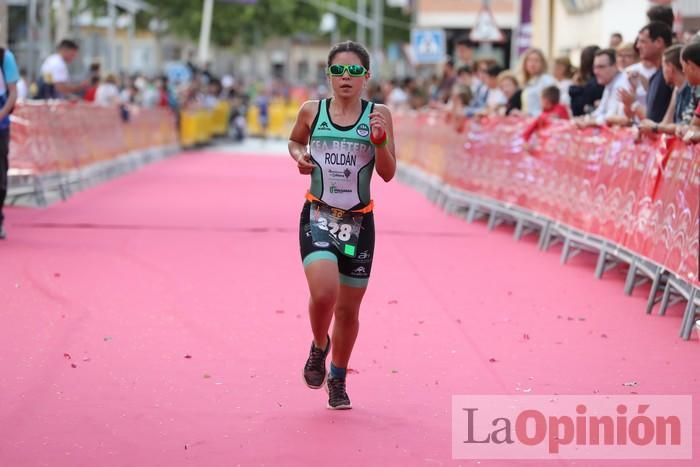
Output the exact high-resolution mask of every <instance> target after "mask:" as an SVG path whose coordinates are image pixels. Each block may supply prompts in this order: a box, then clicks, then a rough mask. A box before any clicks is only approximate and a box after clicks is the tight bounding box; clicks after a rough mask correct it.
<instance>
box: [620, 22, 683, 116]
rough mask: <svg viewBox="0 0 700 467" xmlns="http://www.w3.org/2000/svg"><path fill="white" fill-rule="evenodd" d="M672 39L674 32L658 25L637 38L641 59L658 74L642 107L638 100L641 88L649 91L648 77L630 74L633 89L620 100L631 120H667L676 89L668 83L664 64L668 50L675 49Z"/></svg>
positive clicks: (622, 92)
mask: <svg viewBox="0 0 700 467" xmlns="http://www.w3.org/2000/svg"><path fill="white" fill-rule="evenodd" d="M671 37H672V33H671V29H670V28H669V27H668V26H666V25H665V24H664V23H661V22H658V21H657V22H653V23H649V24H647V25H646V26H644V27H643V28H642V29H641V30H640V31H639V36H638V37H637V46H638V47H639V56H640V57H641V58H642V60H644V61H647V62H649V63H651V64H653V65H654V66H655V67H657V70H656V72H655V73H654V74H653V75H652V76H651V78H650V79H649V82H648V92H647V95H646V105H644V104H640V103H639V101H638V100H637V92H638V88H639V85H640V84H641V85H642V86H643V87H647V86H645V84H646V83H645V78H644V76H643V75H642V74H641V73H635V72H631V73H628V76H629V83H630V85H631V86H628V87H627V89H623V90H621V91H620V98H621V99H622V101H623V102H624V105H625V114H626V115H627V117H628V118H639V119H642V118H644V116H645V115H646V118H649V119H651V120H653V121H655V122H657V123H659V122H660V121H661V120H663V118H664V115H665V114H666V110H667V109H668V104H669V102H670V101H671V94H672V93H673V89H672V88H671V86H669V85H668V84H666V81H664V76H663V71H662V70H661V60H662V57H663V53H664V50H665V49H666V47H668V46H670V45H671Z"/></svg>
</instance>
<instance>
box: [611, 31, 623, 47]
mask: <svg viewBox="0 0 700 467" xmlns="http://www.w3.org/2000/svg"><path fill="white" fill-rule="evenodd" d="M620 44H622V34H620V33H619V32H614V33H612V34H610V44H609V47H610V48H611V49H617V48H618V46H619V45H620Z"/></svg>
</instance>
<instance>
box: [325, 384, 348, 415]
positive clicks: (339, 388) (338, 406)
mask: <svg viewBox="0 0 700 467" xmlns="http://www.w3.org/2000/svg"><path fill="white" fill-rule="evenodd" d="M326 389H327V390H328V405H327V406H326V407H328V408H329V409H331V410H348V409H352V402H350V398H349V397H348V393H347V391H346V390H345V378H331V377H330V376H329V377H328V381H327V385H326Z"/></svg>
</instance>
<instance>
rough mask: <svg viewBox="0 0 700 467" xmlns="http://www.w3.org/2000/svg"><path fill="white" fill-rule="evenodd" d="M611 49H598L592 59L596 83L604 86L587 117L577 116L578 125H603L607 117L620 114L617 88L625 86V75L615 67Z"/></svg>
mask: <svg viewBox="0 0 700 467" xmlns="http://www.w3.org/2000/svg"><path fill="white" fill-rule="evenodd" d="M615 58H616V57H615V51H614V50H613V49H603V50H599V51H598V52H596V54H595V59H594V61H593V73H594V74H595V77H596V81H597V82H598V84H600V85H602V86H605V89H604V91H603V97H602V98H601V100H600V104H599V105H598V107H596V109H595V110H594V111H593V112H592V113H591V114H590V116H588V117H579V118H578V119H577V120H576V124H577V125H578V126H579V127H586V126H600V125H604V124H605V123H606V121H607V120H608V118H610V117H616V116H620V115H621V114H622V111H623V109H622V103H621V102H620V98H619V92H618V91H619V90H620V89H622V88H623V87H624V86H627V80H626V79H625V75H624V74H623V73H622V72H620V70H618V69H617V64H616V63H615Z"/></svg>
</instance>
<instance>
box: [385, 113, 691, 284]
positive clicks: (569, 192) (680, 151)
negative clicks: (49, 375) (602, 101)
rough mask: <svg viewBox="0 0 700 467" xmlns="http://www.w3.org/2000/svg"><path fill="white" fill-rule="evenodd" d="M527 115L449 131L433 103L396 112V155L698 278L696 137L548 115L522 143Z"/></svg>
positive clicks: (462, 185) (458, 184) (687, 277)
mask: <svg viewBox="0 0 700 467" xmlns="http://www.w3.org/2000/svg"><path fill="white" fill-rule="evenodd" d="M528 123H529V120H525V119H518V118H487V119H480V120H472V121H469V122H468V123H467V125H466V127H465V128H464V131H463V132H462V133H458V132H456V131H455V130H454V129H453V128H452V127H451V126H450V125H448V124H447V123H446V120H445V119H444V118H442V117H441V116H440V115H439V114H437V113H435V112H432V111H431V112H425V113H402V114H400V115H397V116H396V129H395V130H396V133H397V137H396V139H397V145H398V157H399V159H400V160H401V161H402V162H404V163H407V164H410V165H413V166H416V167H419V168H421V169H423V170H424V171H426V172H429V173H431V174H433V175H437V176H439V177H441V178H442V179H443V180H444V181H445V183H448V184H450V185H452V186H455V187H457V188H460V189H463V190H466V191H469V192H472V193H476V194H479V195H484V196H488V197H490V198H493V199H496V200H499V201H501V202H504V203H511V204H514V205H517V206H520V207H522V208H525V209H528V210H530V211H533V212H536V213H539V214H542V215H545V216H547V217H549V218H551V219H552V220H555V221H557V222H562V223H565V224H567V225H569V226H571V227H574V228H576V229H579V230H582V231H584V232H586V233H588V234H590V235H594V236H597V237H600V238H602V239H607V240H609V241H611V242H614V243H616V244H618V245H620V246H623V247H625V248H627V249H629V250H631V251H633V252H635V253H636V254H638V255H639V256H641V257H645V258H648V259H650V260H653V261H654V262H656V263H658V264H660V265H662V266H664V267H665V268H666V269H668V270H670V271H672V272H674V273H676V274H677V275H678V276H679V277H682V278H683V279H684V280H686V281H687V282H689V283H693V284H695V285H700V280H699V278H698V249H699V243H698V230H699V229H700V224H699V221H698V217H699V216H700V212H699V206H700V144H699V145H693V146H688V145H685V144H684V143H682V142H681V141H679V140H678V139H677V138H674V137H642V138H638V137H637V135H636V133H635V132H634V130H632V129H615V130H613V129H609V128H600V129H593V128H590V129H586V130H579V129H577V128H575V127H574V126H573V125H572V124H571V123H568V122H555V123H553V124H551V125H549V126H548V127H547V128H545V129H543V130H541V131H539V132H538V133H537V134H536V135H535V136H534V137H533V139H532V140H531V141H530V146H526V144H525V142H524V140H523V137H522V135H523V132H524V130H525V128H526V126H527V124H528Z"/></svg>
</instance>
